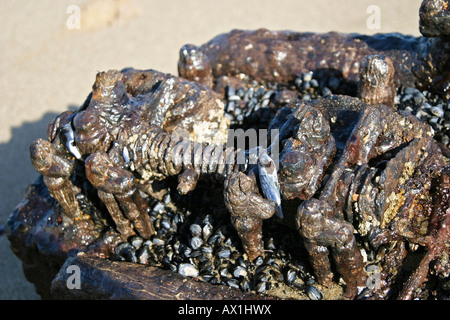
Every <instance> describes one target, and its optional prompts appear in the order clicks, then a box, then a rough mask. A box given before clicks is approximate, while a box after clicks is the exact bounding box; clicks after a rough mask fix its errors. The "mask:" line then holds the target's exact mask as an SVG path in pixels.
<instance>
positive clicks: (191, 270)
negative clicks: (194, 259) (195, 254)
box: [178, 263, 199, 278]
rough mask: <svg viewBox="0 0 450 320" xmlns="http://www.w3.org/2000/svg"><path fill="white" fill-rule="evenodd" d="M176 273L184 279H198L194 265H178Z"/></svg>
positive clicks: (197, 272)
mask: <svg viewBox="0 0 450 320" xmlns="http://www.w3.org/2000/svg"><path fill="white" fill-rule="evenodd" d="M178 273H179V274H181V275H182V276H184V277H192V278H196V277H198V274H199V271H198V269H197V268H196V267H195V266H194V265H192V264H190V263H180V265H179V266H178Z"/></svg>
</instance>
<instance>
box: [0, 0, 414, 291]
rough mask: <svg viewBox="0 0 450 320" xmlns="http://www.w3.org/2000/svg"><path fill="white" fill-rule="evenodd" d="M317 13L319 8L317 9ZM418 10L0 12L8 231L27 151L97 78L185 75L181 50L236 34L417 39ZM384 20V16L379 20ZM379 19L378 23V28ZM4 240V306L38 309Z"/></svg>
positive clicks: (274, 5) (1, 193)
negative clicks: (27, 302) (107, 73)
mask: <svg viewBox="0 0 450 320" xmlns="http://www.w3.org/2000/svg"><path fill="white" fill-rule="evenodd" d="M313 3H314V4H313ZM420 3H421V1H420V0H396V1H391V0H370V1H367V0H345V1H332V0H326V1H325V0H323V1H314V2H313V1H304V0H291V1H289V0H278V1H273V0H229V1H217V0H216V1H212V0H210V1H208V0H190V1H182V0H170V1H153V0H151V1H139V0H134V1H133V0H116V1H113V0H90V1H89V0H84V1H81V0H69V1H68V0H58V1H57V0H52V1H51V0H39V1H29V0H14V1H1V2H0V27H1V30H2V32H1V33H0V48H1V52H0V88H1V89H0V92H1V100H0V119H1V120H0V121H1V123H2V125H1V126H0V225H2V224H4V223H6V220H7V219H8V216H9V215H10V213H11V212H12V211H13V210H14V207H15V206H16V205H17V204H18V203H19V202H20V201H21V199H22V197H23V194H24V191H25V189H26V187H27V185H28V184H30V183H31V182H33V181H34V180H35V179H36V178H37V177H38V174H37V173H36V172H35V171H34V169H33V167H32V166H31V164H30V161H29V154H28V147H29V145H30V143H31V142H32V141H33V140H34V139H36V138H38V137H42V138H44V137H45V136H46V126H47V124H48V122H49V121H50V120H51V119H52V118H54V117H55V116H56V115H57V114H59V113H61V112H63V111H65V110H67V109H69V108H76V107H78V106H80V105H81V104H82V103H83V101H84V99H85V98H86V96H87V95H88V93H89V92H90V90H91V86H92V84H93V82H94V79H95V74H96V73H97V72H98V71H104V70H109V69H122V68H124V67H134V68H138V69H156V70H159V71H162V72H167V73H172V74H177V59H178V51H179V48H180V47H181V46H182V45H183V44H186V43H193V44H197V45H201V44H203V43H205V42H207V41H208V40H210V39H211V38H213V37H214V36H216V35H218V34H220V33H224V32H229V31H230V30H232V29H256V28H260V27H264V28H267V29H271V30H295V31H313V32H326V31H340V32H358V33H363V34H374V33H386V32H401V33H405V34H411V35H415V36H419V35H420V34H419V32H418V20H419V19H418V9H419V6H420ZM378 12H379V16H377V13H378ZM377 18H379V19H377ZM39 298H40V297H39V296H38V295H37V294H36V293H35V291H34V287H33V285H32V284H30V283H29V282H27V281H26V279H25V277H24V275H23V272H22V265H21V262H20V261H19V260H18V259H17V258H16V257H15V256H14V254H13V253H12V251H11V250H10V247H9V242H8V240H7V238H6V236H5V235H4V234H3V235H0V299H39Z"/></svg>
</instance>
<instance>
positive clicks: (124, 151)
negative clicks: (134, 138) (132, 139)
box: [122, 146, 130, 164]
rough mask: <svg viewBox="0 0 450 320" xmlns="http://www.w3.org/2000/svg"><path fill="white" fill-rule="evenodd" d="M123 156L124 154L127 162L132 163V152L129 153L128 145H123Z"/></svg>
mask: <svg viewBox="0 0 450 320" xmlns="http://www.w3.org/2000/svg"><path fill="white" fill-rule="evenodd" d="M122 156H123V159H124V160H125V162H126V163H127V164H128V163H130V153H129V151H128V148H127V147H126V146H125V147H123V150H122Z"/></svg>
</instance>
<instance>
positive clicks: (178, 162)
mask: <svg viewBox="0 0 450 320" xmlns="http://www.w3.org/2000/svg"><path fill="white" fill-rule="evenodd" d="M448 5H449V3H448V1H437V0H433V1H430V0H428V1H423V3H422V6H421V8H420V31H421V33H422V35H423V36H422V37H418V38H415V37H411V36H405V35H401V34H377V35H374V36H364V35H358V34H343V33H336V32H330V33H325V34H315V33H299V32H291V31H281V32H273V31H269V30H266V29H259V30H255V31H244V30H233V31H231V32H229V33H226V34H221V35H219V36H217V37H215V38H214V39H212V40H211V41H209V42H207V43H205V44H204V45H202V46H196V45H192V44H187V45H185V46H183V47H182V48H181V49H180V58H179V61H178V71H179V75H178V76H173V75H169V74H164V73H161V72H158V71H155V70H135V69H124V70H121V71H116V70H111V71H107V72H100V73H98V74H97V76H96V79H95V83H94V85H93V87H92V92H91V93H90V94H89V96H88V98H87V99H86V101H85V102H84V103H83V105H82V106H81V107H80V108H79V109H78V110H77V111H67V112H64V113H62V114H60V115H59V116H57V117H56V118H55V119H54V120H53V121H52V122H51V123H50V124H49V126H48V138H47V139H46V140H44V139H37V140H36V141H34V142H33V143H32V144H31V147H30V154H31V161H32V163H33V165H34V167H35V168H36V170H37V171H38V172H39V173H40V174H41V177H40V178H39V179H38V180H37V181H36V182H35V183H33V184H32V185H30V187H29V189H28V192H27V195H26V197H25V199H24V201H22V202H21V203H20V204H19V205H18V206H17V208H16V210H15V211H14V212H13V213H12V215H11V217H10V218H9V220H8V223H7V226H6V232H7V235H8V238H9V240H10V242H11V247H12V249H13V250H14V252H15V254H16V255H17V256H18V257H19V258H20V259H21V260H22V262H23V266H24V271H25V274H26V276H27V277H28V279H29V280H30V281H31V282H33V283H34V284H35V285H36V289H37V291H38V292H39V293H40V294H41V295H42V297H44V298H57V297H58V298H61V297H62V298H64V297H65V298H92V297H94V298H142V299H177V298H178V299H186V298H191V299H214V298H217V299H275V298H281V299H305V298H309V299H323V298H324V299H413V298H419V299H445V298H448V297H449V290H450V283H449V280H448V279H449V266H450V264H449V252H450V250H449V247H450V241H449V223H450V221H449V219H450V211H449V210H450V209H449V187H450V180H449V178H450V167H449V156H450V152H449V149H448V146H449V143H450V141H449V138H448V128H449V127H450V117H449V116H448V115H449V114H450V101H449V98H450V74H449V71H450V69H449V68H448V65H449V57H450V55H449V50H450V41H449V39H450V37H449V36H450V15H449V11H448V10H449V8H448ZM239 129H240V130H241V131H240V132H241V133H242V132H244V135H245V136H246V134H247V132H250V131H251V130H256V131H258V130H260V131H259V132H261V130H265V131H262V132H264V133H265V134H266V136H264V137H263V139H260V140H259V143H256V144H255V145H251V144H252V142H251V141H250V142H248V141H247V142H245V143H243V144H242V145H241V146H240V147H236V144H235V142H236V141H235V140H239V139H240V138H242V137H240V136H239V135H234V136H232V139H230V135H229V133H230V132H237V131H236V130H239ZM230 130H235V131H230ZM273 132H275V133H276V134H273ZM246 137H247V138H248V136H246ZM264 139H267V140H266V141H267V142H268V143H265V144H263V143H261V141H262V140H264ZM250 140H251V139H250ZM74 265H76V266H78V267H79V268H81V273H80V277H81V278H80V279H79V281H80V286H81V289H82V290H69V289H68V288H67V281H68V277H69V275H68V273H67V272H66V270H67V268H68V267H69V266H74ZM186 278H187V279H188V280H186ZM161 279H165V280H164V281H165V282H164V283H165V284H166V285H165V286H164V288H161V286H160V285H159V284H160V283H161ZM88 283H89V285H87V284H88ZM130 288H131V289H130ZM155 288H158V290H156V289H155Z"/></svg>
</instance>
